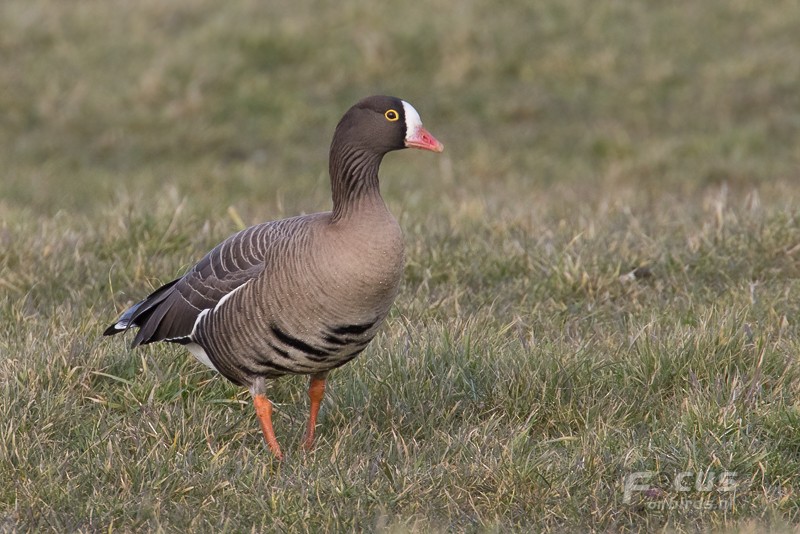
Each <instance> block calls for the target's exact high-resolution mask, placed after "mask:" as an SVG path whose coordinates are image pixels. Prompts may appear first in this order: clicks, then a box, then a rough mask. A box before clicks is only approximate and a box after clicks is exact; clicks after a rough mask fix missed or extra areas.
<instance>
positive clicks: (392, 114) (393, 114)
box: [383, 109, 400, 122]
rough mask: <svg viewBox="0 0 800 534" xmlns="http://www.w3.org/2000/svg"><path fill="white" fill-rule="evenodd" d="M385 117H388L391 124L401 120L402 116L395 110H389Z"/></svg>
mask: <svg viewBox="0 0 800 534" xmlns="http://www.w3.org/2000/svg"><path fill="white" fill-rule="evenodd" d="M383 116H384V117H386V120H387V121H389V122H395V121H396V120H397V119H399V118H400V114H399V113H398V112H397V111H395V110H393V109H390V110H388V111H387V112H386V113H384V114H383Z"/></svg>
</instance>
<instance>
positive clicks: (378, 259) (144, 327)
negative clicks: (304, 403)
mask: <svg viewBox="0 0 800 534" xmlns="http://www.w3.org/2000/svg"><path fill="white" fill-rule="evenodd" d="M405 147H414V148H420V149H423V150H431V151H433V152H441V151H442V149H443V147H442V144H441V143H439V141H437V140H436V139H435V138H434V137H433V136H432V135H431V134H430V133H428V131H427V130H426V129H425V128H423V126H422V122H421V121H420V118H419V114H418V113H417V111H416V110H415V109H414V108H413V107H412V106H411V105H410V104H409V103H408V102H405V101H403V100H400V99H398V98H394V97H389V96H372V97H369V98H365V99H364V100H361V101H360V102H359V103H357V104H356V105H355V106H353V107H352V108H350V109H349V110H348V111H347V113H345V114H344V116H343V117H342V119H341V121H339V124H338V125H337V127H336V131H335V133H334V135H333V142H332V143H331V148H330V161H329V171H330V178H331V188H332V193H333V210H332V211H329V212H324V213H315V214H311V215H301V216H297V217H291V218H289V219H282V220H279V221H272V222H266V223H262V224H259V225H256V226H252V227H250V228H247V229H246V230H242V231H241V232H238V233H236V234H234V235H232V236H230V237H229V238H228V239H226V240H225V241H223V242H222V243H220V244H219V245H217V246H216V247H215V248H214V249H213V250H212V251H211V252H209V253H208V254H207V255H206V256H205V257H204V258H203V259H201V260H200V261H199V262H198V263H197V264H196V265H195V266H194V267H192V268H191V269H189V271H188V272H187V273H186V274H185V275H184V276H183V277H181V278H179V279H177V280H173V281H172V282H169V283H168V284H165V285H164V286H162V287H160V288H159V289H157V290H156V291H154V292H153V293H152V294H151V295H150V296H148V297H147V298H145V299H144V300H142V301H141V302H138V303H136V304H134V305H133V306H131V307H130V308H128V310H126V311H125V312H124V313H123V314H122V316H121V317H120V318H119V319H118V320H117V321H116V322H115V323H114V324H113V325H111V326H109V327H108V328H107V329H106V331H105V332H104V334H105V335H114V334H117V333H119V332H125V331H127V330H128V329H129V328H131V327H138V328H139V331H138V332H137V334H136V337H135V338H134V339H133V343H132V346H133V347H136V346H137V345H144V344H147V343H153V342H155V341H169V342H171V343H180V344H182V345H184V346H186V348H187V349H189V351H190V352H191V353H192V354H194V355H195V357H196V358H197V359H198V360H200V361H201V362H203V363H204V364H205V365H207V366H208V367H210V368H211V369H214V370H216V371H219V372H220V373H222V375H223V376H225V377H226V378H228V379H229V380H231V381H232V382H234V383H236V384H240V385H242V386H247V387H248V388H249V389H250V392H251V393H252V395H253V403H254V405H255V409H256V414H257V416H258V419H259V422H260V423H261V430H262V432H263V434H264V439H265V440H266V443H267V445H268V446H269V448H270V449H271V450H272V452H273V453H274V454H275V456H277V457H278V458H281V457H282V454H281V449H280V446H279V445H278V442H277V440H276V439H275V433H274V431H273V428H272V404H271V403H270V401H269V400H268V399H267V397H266V387H265V381H266V380H267V379H270V378H276V377H279V376H282V375H286V374H301V375H311V380H310V384H309V388H308V394H309V397H310V399H311V415H310V417H309V421H308V428H307V430H306V436H305V440H304V443H303V444H304V446H305V447H306V448H310V447H311V446H312V444H313V441H314V428H315V425H316V419H317V413H318V412H319V407H320V402H321V400H322V396H323V394H324V391H325V379H326V376H327V374H328V372H329V371H330V370H331V369H334V368H336V367H339V366H341V365H343V364H345V363H347V362H348V361H350V360H352V359H353V358H355V357H356V355H358V354H359V353H360V352H361V351H363V350H364V348H365V347H366V346H367V344H368V343H369V342H370V341H371V340H372V338H373V337H374V336H375V334H376V332H377V331H378V328H379V327H380V325H381V323H382V322H383V320H384V319H385V318H386V315H387V314H388V312H389V308H390V307H391V305H392V303H393V302H394V299H395V296H396V295H397V292H398V289H399V286H400V280H401V278H402V273H403V265H404V261H405V256H404V246H403V236H402V233H401V230H400V227H399V225H398V224H397V221H396V220H395V218H394V217H393V216H392V214H391V213H389V210H388V209H387V207H386V205H385V204H384V202H383V199H382V198H381V194H380V190H379V185H378V168H379V166H380V164H381V160H382V159H383V156H384V155H385V154H386V153H387V152H390V151H392V150H399V149H402V148H405Z"/></svg>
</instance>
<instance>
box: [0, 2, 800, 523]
mask: <svg viewBox="0 0 800 534" xmlns="http://www.w3.org/2000/svg"><path fill="white" fill-rule="evenodd" d="M798 21H800V5H798V4H797V3H796V2H788V1H776V2H770V3H757V2H744V1H722V0H710V1H707V2H686V1H679V2H621V1H612V0H602V1H595V2H593V1H589V0H544V1H542V2H526V1H523V0H518V1H510V2H505V3H497V2H491V1H488V0H466V1H461V0H459V1H456V0H443V1H441V2H431V3H426V4H418V3H411V2H392V3H386V4H385V5H384V4H382V3H379V2H368V1H366V0H345V1H343V2H321V1H313V0H311V1H305V2H303V1H301V2H289V1H285V0H278V1H270V2H260V1H256V0H232V1H229V2H213V1H211V0H200V1H194V0H176V1H173V2H161V1H156V0H144V1H141V2H124V1H121V0H114V1H106V0H102V1H101V0H86V1H82V2H59V1H56V0H52V1H47V0H6V1H4V2H2V3H0V147H1V148H0V532H17V531H19V532H26V531H35V532H38V531H48V530H52V531H58V532H71V531H80V532H99V531H109V532H113V531H120V532H130V531H166V532H185V531H189V530H192V531H206V532H212V531H213V532H250V531H255V532H263V531H269V530H273V529H274V530H279V531H303V530H306V531H315V532H319V531H324V530H330V531H342V530H344V531H347V530H368V531H371V530H376V531H385V532H405V531H412V532H430V531H454V532H463V531H468V532H484V531H489V532H508V531H519V532H537V531H539V532H565V531H574V532H586V531H619V532H628V531H667V532H694V531H698V530H699V531H734V532H745V533H750V532H753V533H754V532H761V531H765V530H770V531H775V532H790V531H791V532H798V526H797V525H798V524H799V523H800V338H799V337H798V334H799V333H800V332H798V319H799V318H800V208H798V206H800V62H798V60H797V53H798V50H800V32H799V31H798ZM373 93H388V94H394V95H397V96H400V97H401V98H404V99H407V100H409V101H410V102H411V103H412V104H414V105H415V107H416V108H417V109H418V110H419V111H420V114H421V115H422V118H423V120H424V121H425V124H426V126H427V127H428V129H429V130H430V131H431V132H432V133H433V134H434V135H436V136H437V137H438V138H439V139H440V140H441V141H442V142H443V143H444V144H445V146H446V150H445V152H444V153H443V154H441V155H439V156H437V155H433V154H428V153H421V152H413V153H412V152H410V151H405V152H402V153H398V154H392V155H390V156H389V157H387V159H386V161H385V162H384V165H383V168H382V178H381V180H382V191H383V194H384V197H385V198H386V200H387V202H388V203H389V205H390V207H391V209H392V211H393V212H394V213H395V215H396V216H397V218H398V220H399V221H400V223H401V225H402V227H403V229H404V231H405V235H406V242H407V255H408V265H407V268H406V275H405V281H404V284H403V290H402V293H401V295H400V297H399V298H398V301H397V303H396V306H395V308H394V309H393V312H392V314H391V315H390V317H389V320H388V321H387V325H386V327H385V328H384V330H383V331H382V333H381V334H380V335H379V336H378V338H377V339H376V340H375V341H374V342H373V343H372V345H370V347H369V348H368V349H367V350H366V351H365V352H364V354H363V355H362V356H361V357H360V358H359V359H357V360H356V361H355V362H353V363H352V364H349V365H347V366H345V367H343V368H342V369H340V370H339V371H336V372H335V373H333V374H332V375H331V380H330V381H329V389H328V396H327V397H326V400H325V403H324V405H323V408H322V412H321V421H320V425H319V430H318V432H319V434H318V444H317V448H316V450H314V451H313V452H311V453H310V454H303V453H301V451H300V449H299V445H300V441H301V439H302V433H303V426H304V422H305V418H306V416H307V413H308V401H307V398H306V394H305V379H303V378H298V377H294V378H285V379H282V380H279V381H276V382H273V384H272V387H271V391H270V395H271V398H272V400H274V401H275V402H276V409H277V411H276V423H275V427H276V433H277V435H278V439H279V440H280V441H281V444H282V445H283V447H284V450H285V452H286V453H287V458H286V460H285V461H284V462H282V463H279V462H276V461H275V460H274V459H273V458H272V457H271V456H270V454H269V453H268V451H267V450H266V448H265V447H264V444H263V441H262V438H261V434H260V431H259V427H258V424H257V422H256V419H255V414H254V411H253V409H252V406H251V403H250V397H249V394H248V393H247V392H246V391H244V390H242V389H240V388H237V387H235V386H233V385H231V384H229V383H227V382H226V381H225V380H224V379H222V378H221V377H219V376H215V375H213V374H212V373H211V372H210V371H208V370H207V369H206V368H205V367H204V366H202V365H201V364H199V363H198V362H196V361H195V360H194V359H193V358H192V357H191V356H190V355H188V353H185V351H183V350H182V349H180V348H178V347H174V346H147V347H145V348H142V349H137V350H136V351H130V350H129V349H128V347H127V342H128V341H129V340H130V337H129V338H128V339H127V340H122V339H119V338H114V339H108V338H101V337H100V334H101V332H102V329H103V328H104V327H105V326H106V324H107V323H108V322H109V320H112V319H114V318H115V317H116V314H117V313H118V312H119V311H120V310H122V309H123V308H124V307H125V306H126V305H128V304H130V303H131V302H132V301H133V300H134V299H137V298H140V297H142V296H144V295H145V294H146V293H147V292H148V291H149V290H150V289H152V288H154V287H155V286H157V285H158V284H160V283H162V282H166V281H168V280H170V279H172V278H173V277H175V276H176V275H179V274H181V273H182V272H183V270H184V269H185V268H186V267H187V266H189V265H191V264H192V263H193V262H194V261H195V260H197V259H199V257H200V256H201V255H202V254H203V253H205V252H206V251H207V250H208V249H209V248H210V247H211V246H213V245H214V244H216V243H217V242H218V241H219V240H221V239H223V238H224V237H226V236H227V235H228V234H230V233H231V232H233V231H235V230H237V229H239V228H240V227H242V225H249V224H253V223H256V222H260V221H264V220H270V219H277V218H281V217H285V216H289V215H294V214H297V213H302V212H306V213H307V212H313V211H320V210H326V209H328V208H329V206H330V200H329V185H328V177H327V148H328V144H329V142H330V137H331V135H332V132H333V128H334V126H335V124H336V121H337V120H338V119H339V117H340V116H341V114H342V113H343V112H344V111H345V110H346V109H347V108H348V107H349V106H350V105H351V104H352V103H353V102H355V101H356V100H357V99H359V98H360V97H362V96H366V95H369V94H373ZM648 476H649V478H647V477H648ZM626 482H627V484H626ZM645 483H647V484H648V485H649V486H650V487H649V489H646V488H643V487H638V486H644V485H645ZM626 488H627V490H628V491H627V492H626Z"/></svg>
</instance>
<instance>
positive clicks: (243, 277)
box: [104, 223, 276, 347]
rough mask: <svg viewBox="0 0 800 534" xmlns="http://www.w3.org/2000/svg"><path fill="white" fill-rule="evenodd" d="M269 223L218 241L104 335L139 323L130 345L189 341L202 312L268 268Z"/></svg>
mask: <svg viewBox="0 0 800 534" xmlns="http://www.w3.org/2000/svg"><path fill="white" fill-rule="evenodd" d="M273 230H274V229H273V228H272V225H271V224H270V223H264V224H261V225H257V226H253V227H250V228H248V229H246V230H243V231H241V232H239V233H236V234H234V235H232V236H231V237H229V238H228V239H226V240H225V241H223V242H222V243H220V244H219V245H217V246H216V247H215V248H214V249H213V250H211V252H209V253H208V254H206V256H205V257H204V258H203V259H201V260H200V261H199V262H197V264H195V265H194V266H193V267H192V268H191V269H190V270H189V271H188V272H187V273H186V274H185V275H184V276H182V277H181V278H178V279H176V280H173V281H171V282H169V283H167V284H165V285H163V286H161V287H160V288H158V289H156V290H155V291H154V292H153V293H151V294H150V295H149V296H148V297H147V298H145V299H144V300H142V301H140V302H137V303H136V304H134V305H133V306H131V307H130V308H128V310H126V311H125V312H124V313H123V314H122V316H120V318H119V319H118V320H117V321H116V322H115V323H114V324H113V325H111V326H109V327H108V328H107V329H106V331H105V332H104V335H113V334H117V333H119V332H124V331H126V330H128V329H129V328H131V327H133V326H136V327H139V332H138V333H137V334H136V337H135V338H134V339H133V343H132V344H131V346H133V347H135V346H137V345H143V344H147V343H153V342H155V341H174V342H182V341H187V342H188V341H189V336H190V335H191V333H192V330H193V329H194V325H195V322H196V321H197V318H198V316H199V315H200V314H201V313H202V312H203V310H207V309H213V308H214V307H215V306H216V305H217V304H219V302H220V301H221V300H222V299H223V298H224V297H225V296H226V295H228V294H230V293H231V292H233V291H234V290H236V289H237V288H238V287H240V286H242V285H243V284H245V283H246V282H248V281H249V280H252V279H254V278H257V277H258V276H259V275H260V274H261V273H262V272H263V270H264V268H265V257H266V251H267V249H268V248H269V246H270V243H271V242H272V241H273V240H274V238H275V237H276V236H275V235H273V234H274V231H273Z"/></svg>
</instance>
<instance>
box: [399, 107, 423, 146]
mask: <svg viewBox="0 0 800 534" xmlns="http://www.w3.org/2000/svg"><path fill="white" fill-rule="evenodd" d="M402 102H403V110H404V111H405V114H406V139H408V138H409V137H411V136H412V135H414V133H415V132H416V131H417V130H418V129H419V128H420V127H421V126H422V119H420V118H419V113H417V110H416V109H414V106H412V105H411V104H409V103H408V102H406V101H405V100H403V101H402Z"/></svg>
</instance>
